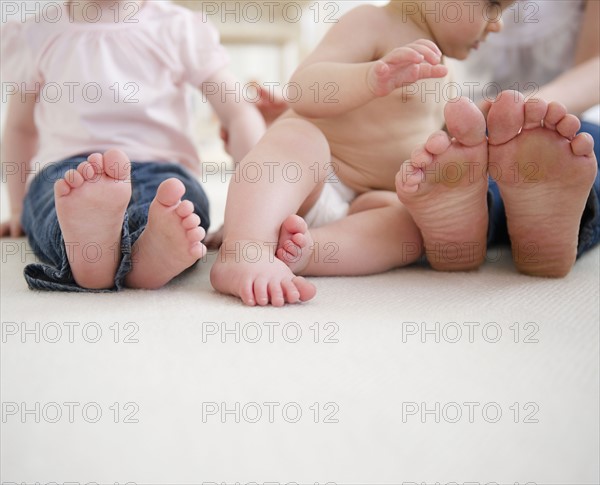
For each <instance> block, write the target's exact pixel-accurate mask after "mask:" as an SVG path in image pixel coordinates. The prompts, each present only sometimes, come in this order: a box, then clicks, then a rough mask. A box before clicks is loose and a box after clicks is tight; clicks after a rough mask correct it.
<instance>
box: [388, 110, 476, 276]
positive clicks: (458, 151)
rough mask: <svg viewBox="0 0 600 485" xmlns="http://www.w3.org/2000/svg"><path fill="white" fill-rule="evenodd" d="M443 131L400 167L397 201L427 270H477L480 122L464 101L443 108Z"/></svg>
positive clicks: (397, 180) (431, 137)
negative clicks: (421, 246) (415, 232)
mask: <svg viewBox="0 0 600 485" xmlns="http://www.w3.org/2000/svg"><path fill="white" fill-rule="evenodd" d="M445 118H446V126H447V127H448V131H449V132H450V134H451V135H452V136H453V138H450V137H449V136H448V134H446V133H445V132H443V131H440V132H436V133H434V134H433V135H431V136H430V137H429V139H428V140H427V143H425V145H424V146H423V147H420V148H417V149H416V150H415V151H414V152H413V154H412V156H411V159H410V160H408V161H406V162H404V164H403V165H402V166H401V168H400V171H399V172H398V175H397V176H396V189H397V193H398V198H399V199H400V201H401V202H402V203H403V204H404V205H405V206H406V208H407V209H408V210H409V212H410V214H411V215H412V217H413V219H414V221H415V223H416V224H417V226H418V227H419V229H420V230H421V233H422V235H423V240H424V243H425V252H426V255H427V259H428V260H429V263H430V264H431V266H432V267H433V268H435V269H437V270H442V271H465V270H473V269H476V268H478V267H479V266H480V265H481V263H482V262H483V260H484V258H485V251H486V241H487V228H488V211H487V187H488V182H487V150H488V149H487V140H486V134H485V119H484V117H483V114H482V113H481V111H479V109H478V108H477V107H476V106H475V105H474V104H473V103H471V102H470V101H469V100H467V99H466V98H460V99H459V100H456V101H453V102H450V103H448V104H447V105H446V109H445Z"/></svg>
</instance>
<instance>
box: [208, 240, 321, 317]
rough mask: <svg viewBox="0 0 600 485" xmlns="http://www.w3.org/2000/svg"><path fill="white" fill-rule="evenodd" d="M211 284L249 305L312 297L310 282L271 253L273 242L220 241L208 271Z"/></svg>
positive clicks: (312, 289) (272, 303) (273, 249)
mask: <svg viewBox="0 0 600 485" xmlns="http://www.w3.org/2000/svg"><path fill="white" fill-rule="evenodd" d="M210 281H211V283H212V285H213V287H214V288H215V289H216V290H217V291H220V292H221V293H226V294H229V295H234V296H237V297H239V298H241V299H242V301H243V302H244V303H245V304H246V305H249V306H254V305H260V306H265V305H268V304H269V303H271V305H273V306H277V307H279V306H283V305H284V304H285V303H298V302H300V301H307V300H310V299H311V298H314V296H315V294H316V289H315V287H314V285H312V284H311V283H309V282H308V281H306V280H305V279H304V278H302V277H301V276H296V275H294V273H292V270H291V269H290V268H288V267H287V266H286V264H285V263H284V262H283V261H281V260H279V259H278V258H277V257H275V247H274V244H270V243H260V242H258V241H234V242H228V241H227V240H225V241H223V244H222V246H221V249H220V251H219V254H218V256H217V261H216V262H215V264H214V265H213V267H212V269H211V272H210Z"/></svg>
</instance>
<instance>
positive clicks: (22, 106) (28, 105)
mask: <svg viewBox="0 0 600 485" xmlns="http://www.w3.org/2000/svg"><path fill="white" fill-rule="evenodd" d="M35 103H36V95H35V94H27V95H24V99H22V98H21V93H16V94H15V95H14V97H13V98H12V99H10V100H9V103H8V112H7V115H6V126H5V128H4V133H3V134H2V153H1V157H2V174H3V179H5V180H6V182H7V186H8V196H9V201H10V220H8V221H6V222H3V223H2V225H1V228H0V236H2V237H4V236H11V237H17V236H21V235H22V234H23V229H22V228H21V222H20V220H21V213H22V212H23V200H24V198H25V182H26V180H27V174H28V172H29V168H30V164H31V160H32V158H33V157H34V155H35V154H36V152H37V147H38V132H37V129H36V127H35V123H34V118H33V110H34V108H35Z"/></svg>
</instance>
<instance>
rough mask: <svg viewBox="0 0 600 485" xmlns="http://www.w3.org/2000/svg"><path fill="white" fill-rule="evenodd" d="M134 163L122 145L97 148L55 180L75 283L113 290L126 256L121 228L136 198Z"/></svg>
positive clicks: (56, 197)
mask: <svg viewBox="0 0 600 485" xmlns="http://www.w3.org/2000/svg"><path fill="white" fill-rule="evenodd" d="M130 173H131V164H130V162H129V159H128V158H127V156H126V155H125V154H124V153H123V152H121V151H119V150H109V151H108V152H106V153H105V154H104V156H103V155H101V154H99V153H94V154H93V155H90V156H89V157H88V159H87V161H86V162H82V163H81V164H80V165H79V166H78V167H77V169H76V170H75V169H73V170H68V171H67V172H66V173H65V176H64V178H62V179H60V180H57V181H56V183H55V184H54V200H55V204H56V213H57V215H58V223H59V225H60V229H61V231H62V236H63V240H64V242H65V248H66V251H67V258H68V260H69V264H70V266H71V272H72V274H73V278H74V279H75V282H76V283H77V284H78V285H79V286H81V287H83V288H88V289H95V290H97V289H108V288H112V287H113V286H114V277H115V273H116V271H117V268H118V266H119V262H120V261H121V251H120V242H121V230H122V228H123V218H124V217H125V210H126V208H127V205H128V204H129V199H130V198H131V180H130Z"/></svg>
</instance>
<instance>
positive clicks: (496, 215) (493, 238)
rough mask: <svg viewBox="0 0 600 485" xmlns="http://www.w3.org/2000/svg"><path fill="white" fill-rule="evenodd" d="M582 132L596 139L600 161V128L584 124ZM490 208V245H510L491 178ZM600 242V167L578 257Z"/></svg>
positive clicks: (582, 224)
mask: <svg viewBox="0 0 600 485" xmlns="http://www.w3.org/2000/svg"><path fill="white" fill-rule="evenodd" d="M581 132H584V133H589V134H590V135H592V137H593V138H594V153H595V154H596V159H597V160H598V161H600V126H598V125H594V124H591V123H586V122H582V123H581ZM488 207H489V213H490V225H489V229H488V244H489V245H495V244H509V243H510V240H509V237H508V229H507V226H506V214H505V213H504V203H503V202H502V198H501V196H500V191H499V190H498V185H497V184H496V182H495V181H494V180H492V179H491V178H490V181H489V189H488ZM599 241H600V166H599V173H598V175H596V180H595V182H594V186H593V187H592V191H591V192H590V196H589V198H588V201H587V205H586V207H585V211H584V212H583V216H582V218H581V226H580V229H579V245H578V247H577V257H579V256H581V255H582V254H583V253H584V252H586V251H587V250H589V249H591V248H593V247H594V246H595V245H596V244H598V242H599Z"/></svg>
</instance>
